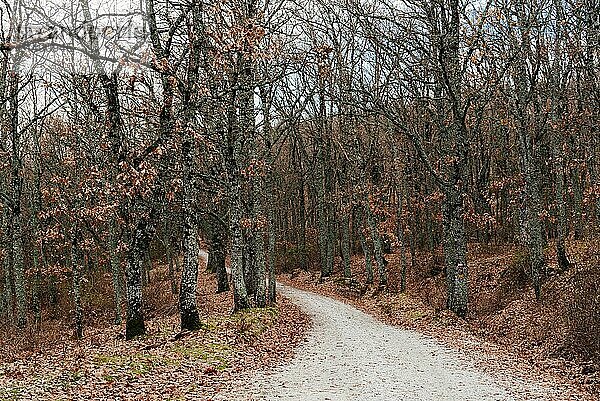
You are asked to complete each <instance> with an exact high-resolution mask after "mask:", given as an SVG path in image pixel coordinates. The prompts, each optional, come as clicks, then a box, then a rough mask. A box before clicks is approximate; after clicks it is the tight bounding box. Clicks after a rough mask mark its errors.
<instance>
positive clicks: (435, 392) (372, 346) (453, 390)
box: [215, 285, 543, 401]
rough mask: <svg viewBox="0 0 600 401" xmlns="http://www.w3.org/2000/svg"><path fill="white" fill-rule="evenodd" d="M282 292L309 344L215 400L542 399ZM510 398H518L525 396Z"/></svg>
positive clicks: (419, 340) (437, 348)
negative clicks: (300, 314)
mask: <svg viewBox="0 0 600 401" xmlns="http://www.w3.org/2000/svg"><path fill="white" fill-rule="evenodd" d="M279 288H280V291H281V293H282V294H283V295H285V296H287V297H289V298H290V299H292V301H294V302H296V303H297V304H298V305H300V306H302V307H303V308H304V309H305V310H306V312H307V313H309V314H310V315H311V316H312V318H313V322H314V326H313V328H312V329H311V331H310V332H309V334H308V338H307V340H306V343H305V344H304V345H302V346H300V348H299V349H298V352H297V354H296V356H295V358H294V359H293V360H292V361H290V362H289V363H287V364H284V365H281V366H278V367H276V368H274V369H273V370H272V371H270V372H267V373H264V372H262V373H257V374H255V375H254V376H251V377H247V378H245V380H243V381H242V383H241V384H239V385H237V386H236V388H235V389H231V390H230V391H229V392H228V393H227V394H221V395H220V396H218V397H216V398H215V399H217V400H298V401H312V400H319V401H321V400H333V401H344V400H352V401H355V400H365V401H366V400H382V401H383V400H385V401H389V400H406V401H420V400H423V401H426V400H427V401H428V400H436V401H439V400H456V401H467V400H473V401H475V400H476V401H487V400H494V401H495V400H521V399H526V400H536V399H539V398H538V397H537V396H532V394H535V393H538V394H539V393H540V391H541V389H539V388H537V389H535V390H533V389H532V388H525V387H524V384H523V383H519V384H518V385H517V384H516V383H515V386H513V387H512V388H511V393H509V392H508V391H507V390H506V389H504V388H502V387H501V386H500V385H499V384H497V383H498V382H496V381H495V380H493V379H492V378H491V377H490V376H487V375H485V374H483V373H481V372H478V371H477V370H476V369H474V368H473V367H472V366H471V365H470V364H469V363H468V362H465V360H464V359H462V358H460V357H459V355H458V353H457V352H456V351H453V350H450V349H448V348H447V347H444V346H443V345H441V344H440V343H438V342H436V341H435V340H433V339H431V338H428V337H426V336H423V335H421V334H418V333H416V332H413V331H408V330H402V329H399V328H396V327H392V326H388V325H386V324H384V323H381V322H379V321H377V320H375V319H374V318H373V317H371V316H369V315H367V314H365V313H363V312H361V311H359V310H357V309H355V308H353V307H351V306H349V305H346V304H344V303H342V302H339V301H336V300H333V299H330V298H326V297H323V296H320V295H316V294H313V293H308V292H305V291H301V290H298V289H294V288H290V287H285V286H281V285H280V286H279ZM504 379H505V380H503V382H506V378H504ZM508 381H509V382H510V380H508ZM531 390H533V391H531ZM515 392H519V393H521V392H522V396H517V395H516V394H515ZM542 393H543V391H542ZM525 394H526V395H525Z"/></svg>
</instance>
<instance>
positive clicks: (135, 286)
mask: <svg viewBox="0 0 600 401" xmlns="http://www.w3.org/2000/svg"><path fill="white" fill-rule="evenodd" d="M147 225H148V222H147V221H145V219H140V220H139V221H138V222H137V225H136V227H135V229H134V232H133V238H132V241H131V244H130V245H129V250H128V252H127V321H126V327H125V338H126V339H127V340H130V339H132V338H134V337H137V336H140V335H143V334H145V333H146V326H145V324H144V311H143V301H142V270H143V264H144V255H145V253H146V252H145V251H146V247H147V246H148V238H147V235H148V234H147V232H146V231H147Z"/></svg>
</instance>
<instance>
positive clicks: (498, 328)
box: [279, 243, 600, 401]
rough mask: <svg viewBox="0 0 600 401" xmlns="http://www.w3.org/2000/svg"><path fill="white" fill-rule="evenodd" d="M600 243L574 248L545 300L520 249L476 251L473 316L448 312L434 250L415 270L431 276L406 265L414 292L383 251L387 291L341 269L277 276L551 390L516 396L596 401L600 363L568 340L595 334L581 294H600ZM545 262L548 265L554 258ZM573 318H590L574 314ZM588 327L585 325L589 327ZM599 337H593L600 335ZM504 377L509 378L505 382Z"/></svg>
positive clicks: (395, 258) (482, 367)
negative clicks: (326, 274)
mask: <svg viewBox="0 0 600 401" xmlns="http://www.w3.org/2000/svg"><path fill="white" fill-rule="evenodd" d="M598 245H599V244H595V243H594V244H589V243H588V244H586V245H585V246H583V245H582V244H581V243H571V244H569V251H570V255H572V261H574V262H575V263H574V265H573V267H572V268H571V269H570V270H569V271H567V272H564V273H561V274H554V275H553V276H551V277H550V278H549V279H548V280H547V281H546V283H545V284H544V288H543V291H544V294H545V295H544V296H543V297H542V300H541V301H539V302H536V300H535V297H534V295H533V290H532V289H531V288H530V287H529V286H528V285H527V284H526V283H524V282H523V278H522V277H519V276H520V273H519V272H518V270H519V268H520V267H519V266H518V265H519V263H521V260H520V259H521V258H522V256H521V254H520V253H519V251H518V250H517V249H515V248H507V247H502V248H493V249H490V248H485V249H481V248H479V247H477V246H471V249H470V251H471V252H470V254H471V258H472V259H471V260H470V261H469V262H470V266H471V273H470V275H471V290H470V293H471V309H470V312H469V316H468V317H467V319H460V318H458V317H456V316H455V315H454V314H452V313H450V312H448V311H447V310H445V308H444V290H443V288H444V278H443V274H441V273H440V272H439V266H438V265H439V255H435V254H430V255H424V254H422V255H419V257H418V258H417V260H418V263H419V264H418V265H416V268H415V271H416V270H419V271H423V270H425V271H427V270H432V271H433V273H432V274H425V275H417V274H415V272H411V269H410V266H409V273H408V278H407V283H408V284H407V287H408V288H409V289H411V290H410V291H407V292H405V293H400V292H398V291H397V287H396V285H397V283H398V281H399V266H400V255H399V254H398V253H394V254H391V255H386V257H387V259H388V261H389V265H388V269H389V276H390V286H389V288H388V290H389V291H379V290H378V289H377V287H376V285H370V286H369V285H366V284H365V277H364V275H363V274H355V275H354V277H353V278H352V279H345V278H343V277H342V276H341V273H338V274H335V275H334V276H333V277H331V278H328V279H326V280H324V281H322V280H320V279H319V274H318V272H315V271H308V272H305V271H302V270H294V272H293V273H292V274H280V276H279V280H280V281H281V282H282V283H285V284H287V285H291V286H294V287H296V288H300V289H304V290H307V291H310V292H312V293H317V294H321V295H325V296H327V297H331V298H334V299H336V300H338V301H341V302H343V303H346V304H351V305H353V306H355V307H356V308H358V309H360V310H362V311H363V312H366V313H367V314H370V315H372V316H374V317H375V318H376V319H378V320H379V321H381V322H385V323H387V324H389V325H392V326H397V327H400V328H403V329H409V330H414V331H416V332H419V333H421V334H424V335H426V336H428V337H430V338H435V339H436V340H437V341H439V342H440V343H442V344H444V345H445V346H446V347H449V348H452V349H454V350H456V351H457V352H459V353H460V355H461V358H463V359H465V360H467V361H468V362H469V363H470V364H472V365H473V366H475V367H476V368H477V369H478V370H479V371H481V372H484V373H485V374H487V375H489V376H490V377H492V378H493V380H494V382H496V383H501V384H504V385H506V386H510V385H511V381H512V382H514V383H537V385H539V386H541V388H543V389H545V390H544V391H545V392H546V395H545V396H542V395H541V393H539V392H538V393H537V395H536V396H535V397H520V398H519V397H515V398H510V399H516V400H520V399H527V400H538V399H540V400H545V399H548V400H556V401H559V400H597V399H599V397H600V386H599V382H600V381H599V370H598V367H597V363H596V362H595V359H593V357H589V356H586V355H583V356H582V355H580V354H581V352H579V353H577V352H576V351H581V350H582V348H585V347H586V346H587V344H586V343H578V344H572V343H573V338H571V337H572V336H571V334H572V332H577V333H580V334H581V333H582V332H584V331H585V330H595V328H596V325H595V318H596V316H595V314H596V313H597V312H594V311H593V310H592V311H590V310H588V309H597V308H595V305H589V302H587V304H586V300H585V298H586V295H587V297H588V298H590V297H591V298H592V300H593V299H596V301H598V299H597V298H598V297H595V296H594V294H586V293H582V291H583V290H585V289H586V288H587V287H590V286H593V287H594V288H597V284H596V283H597V282H598V281H597V278H598V277H597V274H592V272H593V271H596V270H597V266H599V265H600V264H598V258H599V255H600V254H599V253H598V252H597V249H598ZM548 257H549V259H551V257H552V255H548ZM409 264H410V260H409ZM363 266H364V258H363V257H360V256H356V257H353V261H352V269H353V271H354V272H360V271H362V270H363V269H364V268H363ZM550 268H551V269H552V268H553V266H552V264H551V266H550ZM581 277H584V278H585V279H583V280H582V279H581ZM525 281H526V280H525ZM587 281H589V283H587ZM586 283H587V284H586ZM588 284H589V285H588ZM586 308H587V309H586ZM577 312H579V315H581V316H584V317H583V318H581V316H579V317H578V315H577ZM582 326H586V327H585V330H583V329H582ZM592 335H593V334H592ZM582 338H583V339H586V338H585V337H582ZM593 338H596V339H597V338H598V337H597V334H596V335H595V337H593ZM576 347H579V350H577V349H575V348H576ZM507 378H511V379H510V380H509V381H508V382H507V380H506V379H507ZM424 399H427V398H424Z"/></svg>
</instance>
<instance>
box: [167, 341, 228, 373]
mask: <svg viewBox="0 0 600 401" xmlns="http://www.w3.org/2000/svg"><path fill="white" fill-rule="evenodd" d="M171 351H172V352H174V353H176V354H178V355H181V356H182V357H185V358H188V359H196V360H201V361H203V362H206V363H208V364H210V365H212V366H214V367H215V369H217V370H220V371H221V370H225V369H227V368H228V367H229V357H230V356H231V355H232V353H233V349H232V348H231V347H230V346H229V345H227V344H221V343H206V344H203V343H199V342H188V343H182V344H175V345H174V346H173V347H172V348H171Z"/></svg>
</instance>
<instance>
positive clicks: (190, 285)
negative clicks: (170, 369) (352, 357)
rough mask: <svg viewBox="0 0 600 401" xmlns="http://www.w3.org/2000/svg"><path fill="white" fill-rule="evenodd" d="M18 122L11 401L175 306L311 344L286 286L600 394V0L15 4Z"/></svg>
mask: <svg viewBox="0 0 600 401" xmlns="http://www.w3.org/2000/svg"><path fill="white" fill-rule="evenodd" d="M0 128H1V130H0V273H1V274H0V327H1V328H2V329H1V330H0V334H1V337H2V339H1V340H0V367H2V369H0V373H2V374H1V375H0V398H2V397H4V396H6V397H7V398H6V399H21V398H19V397H23V399H32V398H33V396H31V395H29V396H30V397H32V398H27V397H26V395H24V394H28V393H23V392H21V391H22V389H17V385H16V384H15V383H17V381H18V380H21V379H22V377H21V376H23V374H22V373H20V375H21V376H19V375H17V376H18V378H17V376H15V375H16V373H15V372H14V369H12V368H11V366H12V367H14V366H13V365H14V363H18V362H19V361H23V360H24V359H23V358H25V356H23V355H28V356H30V355H33V354H34V353H35V352H44V349H45V348H48V347H50V345H49V344H55V345H56V344H58V345H56V346H57V347H60V344H61V342H63V341H65V342H68V343H69V344H83V343H85V342H86V341H88V342H89V341H92V342H96V341H99V340H97V339H96V340H92V339H93V338H97V337H94V335H88V334H89V333H97V332H98V330H110V335H107V336H108V337H110V338H111V339H114V338H118V339H119V341H120V343H119V344H122V345H121V346H122V347H134V345H131V344H137V345H135V347H152V348H154V347H158V346H157V345H156V344H154V343H152V344H150V345H148V344H147V341H149V340H148V339H149V338H150V339H151V338H153V337H152V336H153V335H155V334H156V332H157V330H158V332H160V331H161V330H162V329H156V325H155V324H154V323H152V322H153V321H155V320H156V319H159V318H164V317H165V316H168V317H169V319H171V320H169V322H170V323H169V324H171V329H172V334H173V335H174V336H175V337H176V338H177V341H180V340H179V338H181V337H185V338H193V339H194V340H193V341H201V340H200V339H201V338H205V337H206V336H207V334H206V332H207V330H209V329H207V327H212V326H211V324H212V323H211V322H212V320H211V319H213V317H211V316H212V314H213V313H216V312H214V311H216V310H218V311H220V312H219V313H220V315H219V316H220V317H219V319H225V320H227V319H230V320H227V321H228V323H227V325H232V324H233V325H237V326H235V327H236V329H235V330H238V331H240V330H241V331H244V330H246V331H252V330H254V328H248V327H250V326H252V325H253V324H259V325H260V327H261V329H260V330H259V331H260V334H257V336H258V337H257V341H256V342H257V343H263V344H262V345H261V346H266V345H265V344H267V343H269V341H274V342H275V343H281V344H287V343H286V341H288V340H289V341H290V342H291V343H296V342H298V341H300V340H299V338H300V337H301V336H303V335H306V333H305V332H304V330H309V329H310V327H311V323H309V320H310V319H309V318H308V317H306V316H305V315H303V312H301V311H300V310H297V309H296V306H294V303H295V302H290V300H289V299H288V296H287V295H285V296H281V295H279V294H278V289H277V286H278V284H279V282H285V286H284V287H288V286H290V285H291V286H292V287H300V288H303V289H304V290H309V291H312V292H316V293H324V294H325V295H328V296H333V297H334V298H335V297H337V298H347V300H348V302H351V303H352V302H354V303H356V302H358V303H359V304H361V303H363V307H362V309H365V308H366V309H369V308H371V309H373V310H377V311H378V312H373V313H375V314H377V313H379V314H384V315H386V316H387V318H390V319H392V320H393V319H398V317H397V315H398V314H399V313H400V312H399V311H398V309H397V308H400V307H399V306H398V305H400V303H402V305H403V306H402V307H401V308H417V307H416V306H415V305H419V306H418V308H421V309H416V310H415V311H413V312H410V313H409V315H410V316H412V317H411V318H410V319H408V320H410V322H408V323H406V321H404V322H400V323H399V325H400V326H407V325H408V326H410V327H411V329H416V330H418V328H415V327H413V326H415V325H416V326H419V325H421V323H422V322H423V321H425V320H427V321H428V323H427V324H429V326H428V327H433V326H431V325H432V324H433V325H434V326H435V325H436V324H437V325H439V324H442V325H443V324H447V325H450V326H453V325H457V326H460V327H463V328H464V327H467V328H465V329H464V330H467V331H469V332H470V333H475V334H474V335H475V336H476V337H478V338H484V339H487V340H489V341H492V342H494V343H496V344H499V346H502V347H506V348H508V349H510V350H511V352H515V353H522V352H525V353H526V354H527V355H528V356H526V357H525V358H529V360H533V359H535V358H541V360H543V361H545V362H543V363H542V362H540V363H538V365H540V364H541V365H543V366H546V368H547V367H548V366H549V365H550V362H548V361H549V360H560V361H561V362H560V364H561V366H562V365H564V364H567V365H568V366H569V368H564V367H563V371H562V372H563V373H562V375H563V376H564V375H565V374H566V373H564V371H566V370H569V369H571V370H570V372H576V374H574V375H575V376H569V377H570V379H569V380H571V381H572V382H577V383H578V384H580V385H583V386H584V387H585V388H586V390H585V391H588V392H591V393H594V394H600V389H599V388H598V383H600V373H598V372H599V371H600V336H599V335H598V332H599V330H600V288H599V283H600V281H599V280H600V237H599V234H600V3H599V2H598V1H597V0H481V1H479V0H477V1H476V0H306V1H300V0H289V1H288V0H137V1H133V0H127V1H117V0H106V1H104V2H99V1H97V0H77V1H75V0H74V1H65V0H0ZM285 291H289V290H285ZM285 294H287V292H285ZM292 294H295V293H293V292H292ZM215 297H217V298H215ZM294 297H295V295H292V296H291V298H292V301H293V300H294V299H295V298H294ZM365 304H368V305H370V306H365ZM407 305H408V306H407ZM395 308H396V309H395ZM359 309H361V308H359ZM424 311H425V312H424ZM309 314H310V313H309ZM417 315H418V316H417ZM240 316H241V317H240ZM274 316H277V318H275V317H274ZM286 316H287V318H286ZM421 316H425V317H424V318H423V319H421ZM231 319H233V320H231ZM256 319H258V320H256ZM440 319H441V320H442V321H444V322H446V323H439V321H440ZM225 320H223V321H225ZM415 321H417V322H416V323H415ZM448 321H449V322H450V323H448ZM232 322H233V323H232ZM257 322H258V323H257ZM436 322H437V323H436ZM284 323H285V325H287V326H286V327H288V328H287V329H281V327H283V326H282V325H284ZM263 324H264V325H267V326H268V325H271V324H273V325H275V326H273V328H272V329H268V328H263V326H262V325H263ZM278 325H279V326H278ZM285 325H284V326H285ZM217 326H218V327H220V326H219V325H218V324H217ZM267 326H265V327H267ZM295 326H298V327H296V328H293V329H292V327H295ZM300 326H301V327H302V328H301V327H300ZM227 327H230V326H227ZM278 327H279V328H278ZM280 329H281V330H283V331H280V332H279V335H280V336H282V335H283V334H282V333H288V332H287V331H286V330H293V331H294V332H293V333H292V334H290V335H289V338H288V337H287V334H285V336H286V337H285V338H286V339H288V340H286V341H283V340H281V339H279V340H273V339H271V340H269V341H268V340H264V339H263V340H264V341H263V340H261V338H262V337H260V336H261V335H263V331H264V332H265V333H267V334H266V335H271V334H268V333H271V332H273V333H275V332H277V331H278V330H280ZM215 330H216V329H215ZM235 330H234V331H235ZM199 332H200V333H202V332H204V334H200V335H198V334H195V333H199ZM253 333H254V331H253ZM255 334H256V333H255ZM224 335H226V334H224ZM178 336H179V337H178ZM296 337H297V338H296ZM442 337H447V336H446V335H444V334H442ZM185 338H184V339H183V341H188V340H186V339H185ZM292 339H293V340H292ZM255 340H256V339H255ZM107 341H112V340H107ZM136 341H138V342H137V343H136ZM139 341H141V343H139ZM244 341H245V340H244ZM161 344H162V343H161ZM174 344H177V343H175V342H174ZM73 346H76V345H73ZM161 346H162V345H161ZM282 346H283V345H282ZM64 347H65V346H64V345H63V348H64ZM253 347H254V346H253ZM251 348H252V347H251ZM291 348H293V347H292V346H291V345H290V349H291ZM123 349H125V348H123ZM143 349H144V350H146V348H143ZM148 349H150V348H148ZM524 350H526V351H524ZM179 351H181V352H180V353H184V354H186V355H187V356H189V355H188V354H187V352H188V351H186V350H179ZM136 352H137V351H136ZM256 352H258V351H256ZM265 352H266V353H268V352H269V351H265ZM279 352H280V353H282V354H283V353H288V352H292V351H289V350H286V351H284V350H279V351H277V352H276V351H273V349H271V353H272V354H273V355H275V354H277V353H279ZM82 354H84V353H82ZM136 355H137V354H136ZM531 355H535V357H532V356H531ZM144 358H146V357H144ZM96 359H98V358H96ZM15 361H16V362H15ZM144 361H146V362H147V363H150V362H148V361H149V359H144ZM152 361H153V362H152V363H154V364H156V363H155V361H154V360H152ZM105 362H106V361H105ZM113 362H114V361H113ZM111 363H112V362H111ZM532 363H533V362H532ZM11 364H12V365H11ZM152 366H154V365H152ZM219 366H220V365H219ZM161 367H162V365H161ZM148 369H149V370H150V368H148ZM206 369H208V370H206ZM206 369H205V370H204V373H206V372H208V373H214V372H213V370H212V369H213V368H206ZM565 369H566V370H565ZM224 370H228V369H224ZM219 374H221V373H220V372H217V373H216V375H217V376H218V375H219ZM144 375H145V377H147V378H148V377H150V376H151V372H145V373H144V374H138V375H137V376H136V377H137V378H138V379H139V377H141V376H144ZM2 376H3V377H2ZM567 376H568V374H567ZM103 377H104V376H103ZM111 377H112V376H111ZM77 380H79V378H77ZM86 380H87V379H86ZM223 380H225V379H223ZM75 381H76V380H75ZM117 381H118V380H117ZM7 383H8V384H7ZM11 386H12V387H11ZM70 386H71V385H70ZM225 386H226V385H225ZM76 387H77V386H71V387H69V388H70V389H71V390H70V391H76V390H73V389H76ZM7 389H8V390H7ZM11 391H12V393H10V392H11ZM23 391H24V390H23ZM9 393H10V394H12V395H10V394H9ZM390 394H391V393H390ZM10 397H13V398H10ZM52 397H56V398H55V399H59V398H61V397H59V396H51V397H50V398H48V399H53V398H52ZM71 397H73V398H68V399H80V398H77V397H78V396H77V395H73V394H71ZM232 397H233V396H232ZM42 398H43V397H42ZM61 399H62V398H61ZM81 399H90V398H81ZM111 399H112V398H111ZM119 399H121V398H119ZM122 399H135V398H127V397H125V398H122ZM143 399H146V398H143ZM159 399H160V398H159ZM165 399H166V398H165ZM173 399H176V398H173ZM183 399H187V398H185V397H184V398H183ZM207 399H209V398H207ZM229 399H235V398H229ZM240 399H241V398H240ZM266 399H270V398H268V397H267V398H266ZM290 399H293V398H290ZM298 399H304V398H298ZM333 399H340V400H341V399H346V398H341V397H340V398H335V397H334V398H333ZM348 399H351V398H348ZM358 399H367V398H358ZM368 399H371V398H368ZM383 399H390V398H383ZM392 399H393V397H392ZM423 399H430V398H423ZM432 399H433V398H432ZM437 399H447V398H437ZM448 399H467V398H448ZM469 399H470V398H469ZM477 399H487V398H484V397H483V396H481V398H477ZM490 399H492V398H490ZM507 399H521V398H507ZM523 399H525V398H523ZM551 399H563V398H551ZM564 399H580V398H564ZM591 399H593V398H591Z"/></svg>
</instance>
